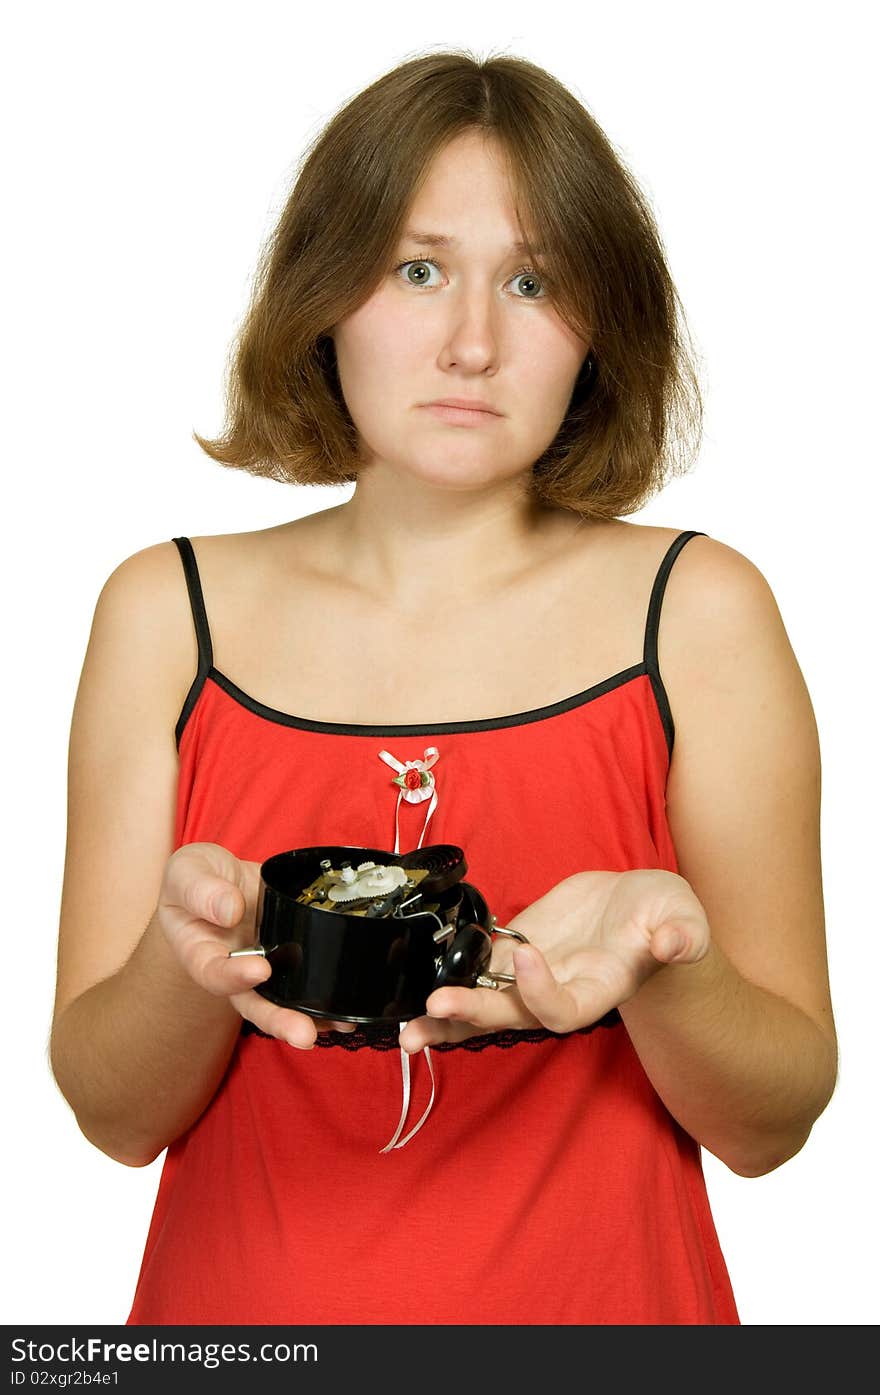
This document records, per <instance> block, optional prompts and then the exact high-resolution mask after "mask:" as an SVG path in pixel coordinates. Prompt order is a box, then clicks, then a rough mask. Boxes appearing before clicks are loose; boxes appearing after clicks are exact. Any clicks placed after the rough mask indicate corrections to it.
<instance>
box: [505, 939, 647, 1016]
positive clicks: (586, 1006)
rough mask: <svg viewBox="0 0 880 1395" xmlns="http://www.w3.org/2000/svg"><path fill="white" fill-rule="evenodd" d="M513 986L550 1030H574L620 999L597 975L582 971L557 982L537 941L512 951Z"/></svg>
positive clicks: (605, 1010)
mask: <svg viewBox="0 0 880 1395" xmlns="http://www.w3.org/2000/svg"><path fill="white" fill-rule="evenodd" d="M513 963H514V969H515V972H516V986H517V989H518V991H519V996H520V997H521V998H522V1000H523V1004H524V1005H525V1008H526V1009H527V1011H530V1012H532V1013H533V1014H534V1016H535V1017H536V1018H537V1019H538V1021H539V1022H540V1023H541V1025H542V1026H544V1027H546V1028H547V1030H548V1031H550V1032H573V1031H576V1030H577V1028H579V1027H588V1026H589V1025H590V1024H591V1023H592V1022H597V1021H598V1020H599V1018H600V1017H604V1016H605V1013H606V1012H610V1011H611V1009H612V1008H613V1007H616V1006H617V1004H618V1003H619V1002H620V1001H621V999H620V995H619V994H618V993H617V992H615V991H614V989H613V988H610V987H609V984H608V983H607V982H604V981H603V980H602V979H600V978H589V977H587V976H585V975H582V976H580V977H578V978H572V979H571V980H570V981H569V982H568V983H564V984H563V983H559V982H557V980H556V979H555V978H554V977H553V974H552V972H551V970H550V966H549V964H548V963H547V960H546V959H545V958H544V956H543V954H542V953H541V951H540V950H539V949H538V948H537V946H536V945H516V946H515V947H514V951H513Z"/></svg>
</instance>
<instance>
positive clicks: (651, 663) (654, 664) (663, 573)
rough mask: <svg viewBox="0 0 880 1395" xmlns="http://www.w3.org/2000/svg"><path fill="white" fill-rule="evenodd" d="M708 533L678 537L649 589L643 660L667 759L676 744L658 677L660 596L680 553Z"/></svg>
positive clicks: (685, 534) (691, 531) (680, 535)
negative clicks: (663, 736) (667, 754)
mask: <svg viewBox="0 0 880 1395" xmlns="http://www.w3.org/2000/svg"><path fill="white" fill-rule="evenodd" d="M708 536H709V535H708V533H703V532H700V530H699V529H696V528H692V529H689V530H688V531H687V532H685V533H679V535H678V537H677V538H674V539H673V541H672V543H671V544H670V546H669V547H668V548H667V550H666V554H665V556H664V557H663V560H662V561H661V563H660V566H659V568H658V569H657V575H656V577H655V578H654V585H653V587H652V589H651V599H650V601H649V602H648V618H647V621H646V623H645V647H644V652H643V659H644V664H645V668H646V670H647V672H648V676H649V677H650V679H651V683H652V685H653V688H654V696H655V697H656V699H657V706H658V708H659V709H660V719H661V721H662V723H663V729H664V731H665V732H666V745H667V747H668V750H669V754H670V756H671V755H672V748H673V746H674V744H675V723H674V722H673V720H672V710H671V708H670V706H669V699H668V697H667V696H666V689H665V687H664V686H663V679H662V677H661V676H660V664H659V660H658V657H657V636H658V632H659V629H660V610H661V607H662V605H663V593H664V591H665V590H666V582H667V580H668V577H669V573H670V571H671V570H672V564H673V562H674V561H675V559H676V557H677V556H678V554H679V553H680V552H681V549H682V548H683V547H684V545H685V543H686V542H689V541H690V539H691V538H706V537H708Z"/></svg>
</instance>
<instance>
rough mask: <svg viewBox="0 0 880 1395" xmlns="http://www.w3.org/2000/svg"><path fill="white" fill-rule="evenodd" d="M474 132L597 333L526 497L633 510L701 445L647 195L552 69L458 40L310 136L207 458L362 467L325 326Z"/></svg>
mask: <svg viewBox="0 0 880 1395" xmlns="http://www.w3.org/2000/svg"><path fill="white" fill-rule="evenodd" d="M473 129H477V130H480V131H483V132H485V133H486V134H487V135H488V136H492V137H494V138H495V139H497V140H498V141H500V142H501V144H502V147H503V149H504V150H505V152H506V154H507V157H508V161H509V168H510V177H511V187H512V189H513V191H514V201H515V206H516V213H517V217H518V218H519V221H520V225H521V227H522V229H523V235H524V238H525V240H526V242H527V244H529V245H532V244H533V245H535V246H538V245H540V246H541V247H542V248H543V249H544V257H543V261H544V265H545V266H546V268H547V275H546V277H545V275H544V273H543V272H542V273H541V275H542V281H545V282H546V283H547V291H548V294H550V295H551V296H552V298H553V302H554V306H555V308H556V309H557V311H558V313H559V315H560V316H561V318H562V319H563V320H564V321H565V322H566V323H567V324H568V325H569V327H570V328H572V329H573V330H574V331H575V333H576V334H578V335H580V337H581V338H583V339H584V340H585V341H586V342H587V343H589V344H590V346H591V347H590V352H589V354H588V356H587V358H586V360H585V363H584V365H583V367H582V369H581V372H580V375H579V377H578V380H577V382H576V384H575V387H574V391H573V393H572V397H571V401H570V404H569V408H568V411H567V413H566V416H565V418H564V420H563V421H562V423H561V425H560V429H559V431H558V433H557V435H556V437H555V438H554V440H553V441H552V442H551V444H550V446H549V447H548V448H547V450H546V451H545V452H544V454H543V455H542V456H541V457H540V459H538V460H537V461H536V462H535V463H534V465H533V468H532V475H531V480H530V484H529V491H530V494H531V496H532V497H533V498H534V499H536V500H539V501H541V502H543V503H544V504H546V505H549V506H551V507H558V508H565V509H571V510H573V511H575V512H577V513H580V514H582V515H584V516H586V517H593V518H612V517H616V516H617V515H619V514H627V513H634V512H635V511H636V510H637V509H639V508H641V507H642V506H643V504H644V503H645V502H646V501H647V500H648V499H649V498H650V497H651V496H652V495H654V494H656V493H657V492H658V491H659V490H660V489H662V488H663V487H664V485H665V484H666V483H667V482H668V479H669V478H670V477H671V476H672V475H675V474H680V473H683V472H684V471H685V470H686V469H687V468H689V465H690V463H691V460H692V459H693V457H694V455H695V454H696V450H697V448H698V446H699V441H700V436H701V429H702V401H701V397H700V389H699V385H698V381H697V376H696V372H695V370H694V366H693V363H692V360H691V358H690V357H689V354H688V352H687V351H686V349H685V344H684V333H685V318H684V313H683V310H682V308H681V303H680V300H679V297H678V293H677V291H676V288H675V286H674V284H673V281H672V278H671V276H670V273H669V269H668V267H667V265H666V260H665V255H664V251H663V247H662V243H661V240H660V236H659V233H658V231H657V227H656V224H655V221H654V218H653V215H652V213H651V210H650V208H649V205H648V203H647V201H646V199H645V197H644V195H643V194H642V193H641V191H640V190H639V188H638V186H637V184H636V182H635V180H634V179H633V177H632V175H631V174H630V173H629V171H628V170H627V168H626V167H625V165H624V163H623V161H622V159H621V157H620V156H619V155H618V154H617V153H616V151H615V150H614V148H613V147H612V145H611V143H610V142H609V140H608V138H607V137H606V136H605V135H604V133H603V132H602V131H601V129H600V128H599V126H598V125H597V124H596V122H595V121H594V120H593V118H592V117H591V116H590V115H589V113H588V112H587V111H586V109H585V108H584V107H583V106H582V105H581V103H580V102H579V101H578V100H577V99H576V98H575V97H574V96H573V95H572V94H571V93H570V92H569V91H568V90H567V88H565V87H564V86H563V85H562V84H561V83H560V82H559V81H557V79H556V78H554V77H552V76H551V75H550V74H549V73H547V72H545V71H544V70H543V69H542V68H539V67H537V66H535V65H534V64H532V63H530V62H527V61H526V60H524V59H521V58H512V57H507V56H500V57H493V58H489V59H487V60H486V61H484V62H481V61H479V60H477V59H476V58H475V57H474V56H472V55H471V54H470V53H469V52H468V51H446V52H441V53H436V54H428V55H425V56H422V57H417V58H414V59H412V60H410V61H407V62H404V63H402V64H401V65H399V66H398V67H396V68H394V69H393V70H392V71H391V72H389V73H386V74H385V75H384V76H383V77H380V78H379V79H378V80H377V81H376V82H374V83H372V84H371V85H370V86H369V87H367V88H366V89H365V90H364V91H362V92H360V93H358V94H357V95H356V96H355V97H353V98H352V99H351V100H350V101H348V102H347V103H346V105H345V106H343V107H342V109H341V110H340V111H338V112H337V114H336V115H335V116H334V117H333V118H332V119H331V121H330V122H329V124H328V125H327V126H326V127H325V128H324V129H323V131H322V132H321V133H320V135H319V136H318V137H316V138H315V140H314V141H313V142H312V144H311V146H310V147H309V149H308V150H307V152H306V154H305V156H304V158H303V160H302V162H301V165H300V169H299V173H298V176H297V178H296V181H295V184H294V187H293V190H292V192H291V194H290V196H289V198H288V200H287V203H286V204H285V207H284V209H283V211H282V213H281V216H280V218H279V220H278V222H277V225H276V226H275V228H274V230H273V232H272V234H271V235H270V237H269V239H268V241H267V243H266V246H265V247H264V249H263V252H262V254H261V256H260V261H259V265H258V269H257V274H256V278H255V285H254V292H253V296H252V299H251V303H250V306H249V308H248V310H247V313H246V315H245V318H244V320H243V322H242V325H241V327H240V330H239V333H238V335H237V338H236V341H235V343H234V345H233V348H232V351H231V354H230V360H229V364H228V371H227V383H226V410H227V426H226V431H225V434H224V435H223V436H222V437H221V438H219V439H217V440H207V439H205V438H203V437H201V436H199V435H198V434H197V433H195V432H194V433H193V435H194V437H195V440H196V441H197V442H198V444H199V445H200V446H201V448H202V449H203V450H204V451H205V452H206V453H207V454H208V455H209V456H211V458H212V459H214V460H216V461H218V462H219V463H220V464H222V465H227V466H231V467H232V468H235V469H244V470H248V471H249V472H250V473H251V474H254V475H261V476H264V477H268V478H270V479H276V480H282V481H287V482H289V483H292V484H303V485H338V484H345V483H347V482H350V481H352V480H355V479H357V474H358V442H357V432H356V429H355V426H354V423H353V422H352V420H351V417H350V415H349V413H348V409H347V407H346V405H345V401H344V399H343V396H342V392H341V388H340V383H339V377H338V374H337V371H336V356H335V349H334V345H333V341H332V339H330V338H329V335H328V330H330V329H332V327H333V326H334V325H335V324H336V323H337V322H338V321H339V320H342V319H343V318H344V317H345V316H346V315H348V314H349V313H351V312H352V311H354V310H356V309H357V308H358V307H359V306H360V305H361V304H362V303H363V302H364V301H365V300H366V299H368V297H369V296H370V295H371V294H372V293H373V291H374V290H375V289H376V287H377V286H378V284H379V282H380V280H381V277H382V276H383V275H384V274H385V273H386V271H387V269H388V267H389V265H390V262H391V258H393V255H394V252H395V248H396V244H397V241H398V238H399V237H400V235H401V233H402V230H403V227H404V223H405V217H406V213H407V210H408V208H409V205H410V203H411V201H412V199H413V198H414V196H415V194H416V193H417V192H418V189H419V187H420V184H421V183H422V181H423V180H424V178H425V176H426V174H427V171H428V167H429V165H430V161H431V159H432V157H433V156H434V155H435V154H437V153H438V152H439V151H440V150H441V148H442V147H444V146H445V145H446V144H447V143H448V142H449V141H450V140H452V139H453V138H454V137H456V136H457V135H459V134H461V133H463V132H465V131H468V130H473Z"/></svg>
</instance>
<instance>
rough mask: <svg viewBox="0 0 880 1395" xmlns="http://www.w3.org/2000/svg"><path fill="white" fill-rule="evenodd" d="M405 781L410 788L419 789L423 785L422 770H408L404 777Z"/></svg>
mask: <svg viewBox="0 0 880 1395" xmlns="http://www.w3.org/2000/svg"><path fill="white" fill-rule="evenodd" d="M403 783H404V784H405V785H406V788H407V789H408V790H417V789H421V787H422V772H421V771H420V770H407V772H406V774H405V775H404V777H403Z"/></svg>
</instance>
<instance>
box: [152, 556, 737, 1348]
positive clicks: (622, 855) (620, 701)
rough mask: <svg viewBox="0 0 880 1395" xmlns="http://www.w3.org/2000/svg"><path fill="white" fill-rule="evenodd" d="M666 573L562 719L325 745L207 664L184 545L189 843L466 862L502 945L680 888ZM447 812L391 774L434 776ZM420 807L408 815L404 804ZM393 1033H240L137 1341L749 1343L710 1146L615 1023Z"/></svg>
mask: <svg viewBox="0 0 880 1395" xmlns="http://www.w3.org/2000/svg"><path fill="white" fill-rule="evenodd" d="M695 535H696V534H695V533H694V532H685V533H681V534H680V535H679V536H678V537H677V538H676V539H675V541H674V542H673V543H672V545H671V547H670V548H669V549H668V551H667V553H666V555H665V557H664V558H663V561H662V563H661V565H660V567H659V570H658V573H657V576H656V579H655V582H654V586H653V590H652V593H651V596H650V599H649V603H648V606H647V621H646V627H645V642H644V650H643V656H642V660H641V662H640V663H636V664H633V666H632V667H631V668H628V669H624V670H622V671H621V672H620V673H615V674H614V675H613V676H611V677H610V678H607V679H605V680H604V681H603V682H601V683H597V684H594V685H593V686H592V687H591V688H588V689H586V690H585V691H584V692H581V693H576V694H575V695H574V696H573V697H570V698H565V699H563V700H562V701H560V702H555V703H553V704H551V705H549V706H547V707H541V708H536V709H534V710H531V711H528V712H518V713H514V714H513V715H509V716H502V717H497V718H492V719H487V720H479V721H471V722H446V723H443V724H442V725H439V726H433V727H429V726H384V727H368V726H362V725H346V724H343V723H339V722H318V721H312V720H308V719H306V718H301V717H294V716H291V715H290V714H288V713H284V712H279V711H277V710H275V709H273V708H270V707H266V706H264V705H263V704H262V703H260V702H258V701H256V700H255V699H254V698H252V697H250V696H249V695H248V694H247V693H244V692H243V691H242V690H241V689H240V688H238V687H236V685H235V684H234V683H232V682H231V681H230V679H229V678H227V677H226V675H225V674H223V673H221V672H220V671H219V670H218V669H216V668H215V667H214V665H213V651H212V647H211V636H210V630H209V626H208V620H207V615H206V610H205V605H204V599H203V595H202V588H201V584H200V580H199V574H198V568H197V565H196V558H195V554H194V551H193V548H192V544H191V543H190V541H189V539H188V538H175V539H174V542H175V543H176V544H177V546H178V549H179V551H180V555H181V560H182V563H183V569H184V575H185V579H186V584H187V587H188V591H189V596H190V601H191V604H192V610H193V618H194V623H195V628H196V634H197V637H198V644H199V666H198V672H197V674H196V677H195V678H194V680H193V683H192V686H191V688H190V691H189V693H188V695H187V698H186V701H185V703H184V706H183V709H182V711H181V714H180V718H179V720H178V723H177V727H176V733H175V734H176V738H177V745H178V753H179V761H180V764H179V785H178V797H177V818H176V829H175V847H179V846H181V845H182V844H184V843H192V842H214V843H220V844H222V845H223V846H224V847H226V848H229V849H230V850H231V851H232V852H234V853H235V854H236V856H238V857H240V858H243V859H249V860H254V861H260V862H262V861H264V860H265V859H266V858H268V857H270V856H271V855H272V854H273V853H277V852H281V851H284V850H286V849H289V848H296V847H306V846H311V845H318V844H322V843H323V844H347V845H350V846H365V847H375V848H387V849H388V850H389V851H391V850H393V848H394V843H395V826H396V825H395V820H396V818H397V819H398V820H399V823H398V825H397V826H398V827H399V848H400V850H401V851H410V850H412V849H413V848H415V847H416V846H418V844H419V840H420V839H422V840H423V841H422V846H428V845H429V844H431V843H452V844H456V845H457V846H459V847H461V848H463V849H464V850H465V856H466V859H467V868H468V870H467V874H466V875H467V879H468V881H469V882H470V883H471V884H473V885H474V886H476V887H477V888H478V889H479V890H480V892H481V893H482V895H483V896H484V897H485V899H486V902H487V903H488V905H489V908H490V910H491V911H492V913H493V914H494V915H495V917H496V920H497V923H498V924H499V925H506V924H508V923H509V920H510V919H511V917H513V916H514V915H516V914H517V913H518V912H519V911H521V910H522V909H524V907H526V906H527V905H529V904H530V903H531V902H532V901H535V900H536V899H537V898H538V897H540V896H542V895H544V893H545V892H547V891H548V890H549V889H550V888H551V886H554V885H555V884H556V883H557V882H558V881H561V880H562V879H563V878H564V877H567V876H570V875H572V874H573V873H575V872H578V871H585V870H589V869H602V870H610V871H625V870H627V869H630V868H636V867H663V868H667V869H669V870H670V871H673V872H674V871H677V870H678V868H677V863H676V855H675V849H674V847H673V843H672V838H671V834H670V830H669V826H668V824H667V821H666V816H665V782H666V776H667V771H668V766H669V758H670V755H671V752H672V744H673V739H674V728H673V721H672V715H671V712H670V709H669V704H668V701H667V697H666V693H665V691H664V687H663V683H662V680H661V677H660V672H659V668H658V662H657V631H658V623H659V617H660V607H661V602H662V597H663V591H664V587H665V584H666V578H667V576H668V573H669V570H670V568H671V566H672V563H673V562H674V560H675V557H676V556H677V554H678V552H679V551H680V549H681V548H682V547H683V546H684V544H685V543H686V542H687V541H688V539H689V538H691V537H693V536H695ZM431 746H433V747H436V749H437V751H438V753H439V754H438V755H437V757H436V759H435V762H434V764H433V766H432V768H431V769H432V774H433V776H434V780H435V786H434V788H435V792H436V794H437V804H436V808H435V809H434V811H433V812H432V813H431V815H430V821H429V822H428V824H427V829H426V828H425V819H426V814H427V809H428V806H427V805H426V804H425V803H420V804H410V803H407V802H399V800H398V790H399V787H398V786H397V785H395V784H394V783H393V779H394V771H393V769H391V768H389V765H388V764H387V763H386V762H385V761H384V760H383V759H382V758H380V754H379V753H380V751H383V750H384V751H387V752H389V753H390V754H391V755H392V757H393V758H394V759H395V760H396V761H398V762H401V763H403V762H406V761H408V760H422V759H423V758H424V757H425V751H426V748H428V747H431ZM398 806H399V807H398ZM397 1034H398V1028H397V1027H396V1026H395V1027H393V1028H385V1027H381V1028H379V1029H378V1030H376V1029H370V1030H368V1029H360V1028H359V1029H357V1030H356V1031H355V1032H354V1033H353V1034H352V1035H347V1034H345V1033H341V1032H328V1033H320V1034H319V1036H318V1041H317V1044H316V1046H315V1048H314V1049H313V1050H312V1051H297V1050H295V1049H294V1048H293V1047H291V1046H289V1045H287V1043H285V1042H282V1041H278V1040H276V1039H274V1038H271V1037H267V1036H264V1035H263V1034H262V1033H261V1032H259V1031H257V1030H256V1029H255V1028H252V1026H251V1024H250V1023H243V1026H242V1031H241V1034H240V1036H239V1038H238V1041H237V1043H236V1046H235V1049H234V1051H233V1054H232V1057H231V1059H230V1062H229V1066H228V1069H227V1071H226V1074H225V1076H224V1078H223V1080H222V1081H221V1083H220V1085H219V1087H218V1089H217V1091H216V1093H215V1095H214V1097H213V1099H212V1100H211V1102H210V1104H209V1105H208V1106H207V1108H206V1109H205V1110H204V1112H203V1113H202V1115H201V1116H200V1118H199V1119H197V1120H196V1122H195V1123H194V1124H193V1125H192V1126H191V1127H190V1128H189V1129H188V1130H187V1131H186V1133H184V1134H182V1135H181V1136H180V1137H179V1138H177V1139H175V1140H174V1142H173V1143H172V1144H171V1145H170V1146H169V1148H168V1150H167V1153H166V1157H165V1162H164V1166H163V1169H162V1174H161V1178H160V1181H159V1189H158V1195H157V1197H156V1203H155V1209H154V1211H153V1216H152V1220H151V1223H150V1227H149V1233H148V1235H147V1240H146V1246H145V1250H144V1255H143V1260H142V1264H141V1268H140V1273H139V1276H138V1281H137V1288H136V1292H135V1295H134V1300H133V1304H132V1307H131V1311H130V1314H129V1317H128V1319H127V1322H128V1323H129V1324H150V1323H156V1324H171V1323H221V1324H237V1323H260V1324H268V1323H273V1324H274V1323H279V1324H294V1323H295V1324H309V1323H318V1324H331V1323H332V1324H364V1323H373V1324H398V1323H405V1324H424V1323H432V1324H433V1323H447V1324H449V1323H455V1324H479V1325H485V1324H553V1325H558V1324H622V1323H626V1324H683V1323H723V1324H737V1323H739V1317H738V1314H737V1309H736V1305H735V1301H734V1297H733V1293H732V1290H731V1285H730V1280H729V1277H728V1272H727V1267H726V1265H725V1262H724V1258H723V1256H722V1252H721V1249H720V1246H719V1243H718V1238H717V1234H716V1231H715V1226H714V1223H713V1218H712V1214H711V1211H710V1207H709V1201H708V1196H707V1193H706V1186H705V1181H704V1177H703V1171H702V1165H701V1152H700V1147H699V1144H698V1143H697V1142H696V1141H695V1140H694V1139H693V1138H692V1137H691V1136H690V1135H689V1134H687V1133H686V1132H685V1131H684V1130H683V1129H682V1128H681V1127H680V1125H679V1124H678V1123H677V1121H676V1120H675V1119H674V1118H673V1117H672V1115H671V1114H670V1113H669V1112H668V1110H667V1109H666V1107H665V1105H664V1104H663V1102H662V1100H661V1099H660V1097H659V1095H658V1094H657V1093H656V1091H655V1090H654V1088H653V1086H652V1085H651V1083H650V1081H649V1080H648V1077H647V1075H646V1074H645V1071H644V1069H643V1068H642V1065H641V1063H640V1061H639V1058H638V1056H637V1054H636V1052H635V1049H634V1048H633V1045H632V1043H631V1041H630V1038H629V1036H628V1034H627V1031H626V1028H625V1026H624V1024H623V1022H622V1020H621V1018H620V1014H619V1013H618V1012H617V1010H616V1009H615V1010H614V1011H612V1012H611V1013H609V1014H608V1015H607V1017H605V1018H603V1019H602V1020H601V1022H599V1023H597V1024H594V1025H593V1026H591V1027H587V1028H582V1029H581V1030H579V1031H575V1032H571V1033H568V1034H565V1035H557V1034H555V1033H553V1032H549V1031H545V1030H544V1029H535V1030H529V1031H508V1032H502V1033H495V1034H492V1033H490V1034H486V1035H482V1036H478V1037H472V1038H471V1039H469V1040H468V1041H466V1042H463V1043H455V1044H453V1043H444V1044H442V1045H440V1046H436V1047H431V1048H430V1057H429V1058H428V1057H426V1054H425V1053H424V1052H420V1053H418V1054H417V1055H414V1056H413V1057H412V1058H411V1088H412V1093H411V1097H410V1100H409V1108H408V1115H407V1119H406V1127H405V1132H406V1133H408V1132H409V1131H410V1129H411V1128H412V1127H413V1126H414V1125H415V1123H416V1121H417V1120H418V1119H419V1118H420V1117H421V1116H422V1114H423V1112H424V1110H425V1108H426V1107H427V1105H428V1103H429V1101H430V1098H431V1089H432V1081H431V1074H430V1071H429V1068H428V1067H429V1064H430V1065H432V1066H433V1073H434V1085H435V1096H434V1101H433V1106H432V1108H431V1110H430V1113H429V1114H428V1116H427V1119H426V1120H425V1122H424V1124H423V1125H422V1127H420V1128H419V1130H418V1132H416V1133H415V1134H414V1135H413V1136H412V1137H411V1138H410V1139H409V1141H408V1142H407V1143H406V1146H404V1147H400V1148H392V1149H391V1150H389V1151H387V1152H382V1151H381V1150H382V1148H383V1147H384V1146H385V1145H386V1144H387V1143H388V1142H389V1140H390V1139H391V1138H392V1136H393V1134H394V1131H395V1127H396V1125H397V1123H398V1120H399V1118H400V1115H401V1105H402V1098H403V1096H402V1071H401V1053H400V1050H399V1047H398V1043H397Z"/></svg>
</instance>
